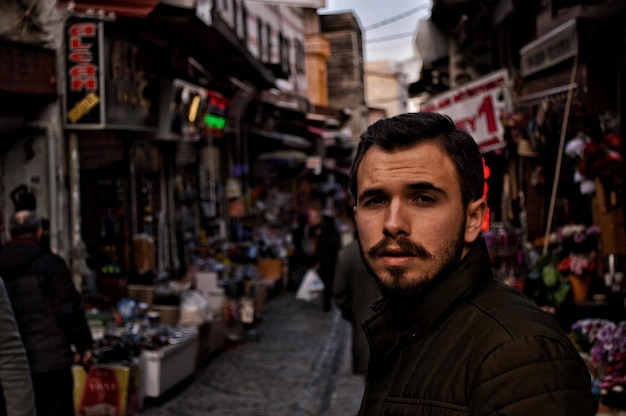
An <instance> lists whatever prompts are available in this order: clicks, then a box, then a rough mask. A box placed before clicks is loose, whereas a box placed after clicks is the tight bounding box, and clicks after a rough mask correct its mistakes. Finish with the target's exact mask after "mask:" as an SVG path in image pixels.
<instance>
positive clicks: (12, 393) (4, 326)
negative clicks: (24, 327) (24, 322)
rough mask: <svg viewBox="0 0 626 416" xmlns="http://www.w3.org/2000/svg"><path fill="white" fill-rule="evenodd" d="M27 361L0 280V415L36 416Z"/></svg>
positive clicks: (6, 295)
mask: <svg viewBox="0 0 626 416" xmlns="http://www.w3.org/2000/svg"><path fill="white" fill-rule="evenodd" d="M35 414H36V411H35V396H34V395H33V383H32V381H31V378H30V367H29V366H28V358H27V357H26V351H25V350H24V344H22V337H21V336H20V333H19V330H18V328H17V323H16V322H15V317H14V315H13V309H12V308H11V301H10V300H9V295H8V294H7V291H6V288H5V287H4V283H3V281H2V279H0V416H35Z"/></svg>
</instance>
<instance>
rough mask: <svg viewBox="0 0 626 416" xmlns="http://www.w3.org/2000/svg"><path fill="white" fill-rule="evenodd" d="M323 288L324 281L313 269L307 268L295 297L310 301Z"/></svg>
mask: <svg viewBox="0 0 626 416" xmlns="http://www.w3.org/2000/svg"><path fill="white" fill-rule="evenodd" d="M323 290H324V282H322V279H320V276H319V275H318V274H317V271H316V270H315V269H309V270H307V271H306V273H305V275H304V278H303V279H302V283H300V287H298V291H297V292H296V299H300V300H304V301H307V302H309V301H312V300H315V299H317V298H318V297H319V295H320V293H321V292H322V291H323Z"/></svg>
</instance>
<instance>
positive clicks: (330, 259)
mask: <svg viewBox="0 0 626 416" xmlns="http://www.w3.org/2000/svg"><path fill="white" fill-rule="evenodd" d="M340 248H341V235H340V234H339V229H338V227H337V223H336V220H335V217H334V216H332V215H330V214H329V213H323V214H322V219H321V222H320V225H319V229H318V231H317V244H316V246H315V256H314V258H315V268H316V270H317V274H318V275H319V277H320V279H322V282H324V291H323V293H322V302H323V308H324V310H325V311H330V310H331V309H332V300H333V282H334V280H335V269H336V267H337V255H338V254H339V249H340Z"/></svg>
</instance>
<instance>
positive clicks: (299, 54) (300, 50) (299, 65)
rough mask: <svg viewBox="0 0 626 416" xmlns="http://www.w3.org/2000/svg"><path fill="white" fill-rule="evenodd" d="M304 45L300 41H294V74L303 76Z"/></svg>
mask: <svg viewBox="0 0 626 416" xmlns="http://www.w3.org/2000/svg"><path fill="white" fill-rule="evenodd" d="M304 62H305V57H304V44H303V43H302V41H300V40H296V72H297V73H298V74H304Z"/></svg>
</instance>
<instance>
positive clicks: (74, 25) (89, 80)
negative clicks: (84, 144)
mask: <svg viewBox="0 0 626 416" xmlns="http://www.w3.org/2000/svg"><path fill="white" fill-rule="evenodd" d="M65 34H66V47H67V59H66V61H65V62H66V90H65V113H66V118H65V122H66V127H88V126H100V125H102V123H103V122H104V120H103V119H104V116H103V115H104V105H103V103H102V91H103V89H102V63H101V62H100V60H101V53H100V47H101V44H102V39H101V38H102V23H101V22H98V21H95V20H80V19H75V18H72V19H68V21H67V25H66V32H65Z"/></svg>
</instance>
